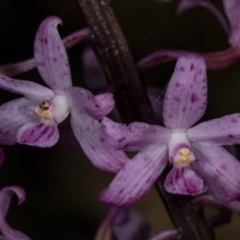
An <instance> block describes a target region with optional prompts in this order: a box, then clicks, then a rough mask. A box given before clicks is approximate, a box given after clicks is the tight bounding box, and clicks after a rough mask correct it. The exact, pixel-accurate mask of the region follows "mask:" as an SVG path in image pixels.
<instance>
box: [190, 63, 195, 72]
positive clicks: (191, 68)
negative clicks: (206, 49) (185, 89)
mask: <svg viewBox="0 0 240 240" xmlns="http://www.w3.org/2000/svg"><path fill="white" fill-rule="evenodd" d="M193 69H194V65H193V63H192V64H191V66H190V71H192V70H193Z"/></svg>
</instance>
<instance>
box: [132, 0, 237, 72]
mask: <svg viewBox="0 0 240 240" xmlns="http://www.w3.org/2000/svg"><path fill="white" fill-rule="evenodd" d="M157 1H158V2H166V1H164V0H157ZM170 1H171V0H170ZM223 5H224V10H225V13H226V15H227V17H228V22H227V21H226V19H225V17H224V16H223V15H222V14H221V12H220V11H219V10H218V9H217V8H216V7H215V6H214V4H212V3H211V2H210V1H209V0H180V1H179V6H178V13H182V12H184V11H186V10H188V9H190V8H192V7H195V6H202V7H204V8H206V9H207V10H209V11H211V13H212V14H213V15H214V16H215V17H216V18H217V19H218V21H219V22H220V24H221V25H222V27H223V29H224V31H225V32H226V34H227V36H228V39H229V44H230V47H229V48H227V49H225V50H221V51H217V52H210V53H198V54H199V55H201V56H202V57H203V58H204V59H205V61H206V64H207V67H208V69H215V70H216V69H223V68H226V67H228V66H230V65H231V64H233V63H235V62H236V61H237V60H238V59H239V58H240V44H239V43H240V15H239V12H240V4H239V0H223ZM193 53H194V52H192V51H188V50H176V49H163V50H161V49H160V50H157V51H155V52H153V53H151V54H150V55H148V56H146V57H145V58H143V59H141V60H140V61H139V63H138V64H137V65H138V68H139V70H141V71H144V70H146V69H148V68H150V67H153V66H156V65H158V64H161V63H165V62H167V61H171V60H173V59H178V58H179V57H180V56H182V55H184V54H193Z"/></svg>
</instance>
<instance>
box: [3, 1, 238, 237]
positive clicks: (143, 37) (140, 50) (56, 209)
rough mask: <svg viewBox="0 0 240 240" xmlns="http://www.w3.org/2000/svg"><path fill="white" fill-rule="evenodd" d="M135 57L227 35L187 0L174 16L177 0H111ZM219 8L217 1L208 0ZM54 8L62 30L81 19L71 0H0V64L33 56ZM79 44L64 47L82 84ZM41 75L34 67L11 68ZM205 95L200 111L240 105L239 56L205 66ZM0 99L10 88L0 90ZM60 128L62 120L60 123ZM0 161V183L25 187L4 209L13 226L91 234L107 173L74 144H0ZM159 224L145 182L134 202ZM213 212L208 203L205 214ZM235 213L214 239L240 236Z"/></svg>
mask: <svg viewBox="0 0 240 240" xmlns="http://www.w3.org/2000/svg"><path fill="white" fill-rule="evenodd" d="M111 2H112V6H113V8H114V10H115V12H116V15H117V18H118V19H119V22H120V24H121V26H122V29H123V32H124V34H125V36H126V38H127V40H128V43H129V45H130V47H131V50H132V53H133V55H134V58H135V60H136V61H138V60H139V59H141V58H142V57H144V56H145V55H147V54H149V53H151V52H153V51H154V50H157V49H164V48H176V49H189V50H196V51H201V52H209V51H217V50H223V49H225V48H227V47H228V40H227V37H226V35H225V34H224V32H223V30H222V28H221V27H220V25H219V23H218V22H217V20H216V19H215V18H214V17H213V16H212V15H211V14H210V13H209V12H208V11H206V10H205V9H202V8H194V9H192V10H190V11H188V12H186V13H184V14H182V15H181V16H178V17H176V7H177V1H173V2H172V3H167V4H154V3H153V2H151V0H131V1H129V0H112V1H111ZM213 2H214V3H216V5H218V6H219V8H220V9H222V6H221V2H220V1H213ZM50 15H57V16H59V17H60V18H61V19H62V20H63V27H60V33H61V35H62V36H63V37H64V36H66V35H67V34H69V33H71V32H72V31H75V30H77V29H79V28H83V27H86V21H85V20H84V18H83V15H82V13H81V11H80V9H79V7H78V5H77V3H76V1H75V0H58V1H56V0H34V1H31V0H21V1H19V0H0V34H1V38H0V64H5V63H10V62H16V61H21V60H24V59H26V58H29V57H31V56H33V40H34V36H35V33H36V30H37V27H38V26H39V24H40V23H41V21H42V20H43V19H44V18H46V17H48V16H50ZM84 47H85V44H80V45H78V46H76V47H74V48H72V49H70V50H69V51H68V53H69V58H70V64H71V70H72V76H73V81H74V84H75V85H83V77H82V63H81V53H82V50H83V49H84ZM173 69H174V63H168V64H165V65H162V66H159V67H156V68H154V69H152V70H151V71H147V72H146V73H145V74H144V80H145V84H146V85H153V86H158V87H164V84H165V82H166V81H167V80H168V79H169V77H170V76H171V74H172V72H173ZM18 78H19V79H31V80H33V81H37V82H39V83H42V84H44V83H43V82H42V80H41V79H40V77H39V75H38V73H37V71H36V70H33V71H30V72H28V73H25V74H22V75H20V76H18ZM208 85H209V101H208V109H207V112H206V115H205V116H204V118H205V119H211V118H215V117H221V116H223V115H226V114H231V113H235V112H240V104H239V102H240V61H238V62H236V63H235V64H234V65H232V66H231V67H229V68H228V69H225V70H221V71H209V72H208ZM0 92H1V99H0V101H1V103H4V102H6V101H9V100H11V99H13V98H16V97H17V96H16V95H15V94H11V93H9V92H5V91H3V90H0ZM64 127H65V128H67V127H68V126H67V125H65V126H64ZM4 151H5V157H6V161H5V163H4V165H3V166H2V167H1V168H0V187H1V188H2V187H5V186H9V185H19V186H22V187H24V188H25V190H26V193H27V201H26V202H25V203H24V204H23V205H22V206H20V207H19V206H17V199H16V198H14V199H13V202H12V205H11V207H10V211H9V214H8V217H7V220H8V222H9V223H10V224H11V226H12V227H13V228H16V229H19V230H21V231H23V232H25V233H26V234H27V235H29V236H30V237H31V238H32V239H33V240H43V239H44V240H50V239H51V240H55V239H58V240H75V239H78V240H79V239H81V240H88V239H93V236H94V234H95V232H96V230H97V227H98V225H99V224H100V222H101V220H102V219H103V217H104V215H105V214H106V211H107V206H105V205H103V204H102V203H100V202H99V201H98V199H97V196H98V193H99V192H100V190H101V189H103V188H104V187H107V186H108V184H109V183H110V181H111V179H112V178H113V174H110V173H106V172H103V171H100V170H98V169H96V168H94V167H93V166H92V165H91V163H90V162H89V161H88V160H87V158H86V157H85V155H84V154H83V152H82V150H81V148H80V147H79V148H76V147H70V146H64V145H61V144H58V145H56V146H55V147H53V148H51V149H38V148H34V147H28V146H20V145H18V146H13V147H4ZM134 208H136V209H137V210H139V211H140V212H141V213H142V214H143V215H144V216H145V217H146V219H147V220H148V221H149V222H150V223H151V224H152V225H153V228H154V230H155V231H156V232H157V231H162V230H164V229H167V228H170V227H172V224H171V222H170V219H169V217H168V216H167V214H166V211H165V210H164V207H163V205H162V203H161V201H160V199H159V197H158V196H157V193H156V192H155V189H154V188H152V190H151V192H150V193H149V194H148V195H147V196H146V197H145V198H144V199H142V200H141V201H139V202H138V203H137V204H135V205H134ZM213 213H214V211H213V210H211V209H208V210H207V215H208V216H210V215H212V214H213ZM239 223H240V219H239V217H238V216H237V215H236V214H235V215H234V217H233V221H232V223H231V224H230V225H228V226H224V227H221V229H217V230H216V236H217V239H219V240H225V239H226V238H228V239H231V240H237V239H239V238H240V230H239Z"/></svg>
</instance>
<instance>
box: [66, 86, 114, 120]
mask: <svg viewBox="0 0 240 240" xmlns="http://www.w3.org/2000/svg"><path fill="white" fill-rule="evenodd" d="M70 95H71V100H72V106H73V108H75V109H76V110H77V111H79V110H83V111H85V112H87V114H89V115H90V116H91V117H93V118H95V119H102V117H103V116H106V115H107V114H108V113H109V112H111V111H112V109H113V108H114V100H113V95H112V93H104V94H99V95H97V96H94V95H92V93H91V92H89V91H88V90H86V89H83V88H80V87H73V88H72V89H71V92H70Z"/></svg>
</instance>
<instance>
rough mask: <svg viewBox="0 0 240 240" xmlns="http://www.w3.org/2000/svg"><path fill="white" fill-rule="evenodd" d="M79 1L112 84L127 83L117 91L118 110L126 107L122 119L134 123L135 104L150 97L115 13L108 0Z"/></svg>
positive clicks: (146, 101)
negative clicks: (125, 112) (142, 82)
mask: <svg viewBox="0 0 240 240" xmlns="http://www.w3.org/2000/svg"><path fill="white" fill-rule="evenodd" d="M77 1H78V4H79V6H80V7H81V9H82V11H83V13H84V15H85V17H86V19H87V22H88V26H89V28H90V30H91V34H90V41H91V43H92V44H93V47H94V49H95V50H96V53H97V56H98V58H99V60H100V62H101V64H102V67H103V70H104V72H105V74H106V77H107V78H108V81H109V83H114V82H124V83H125V84H124V85H125V88H124V89H121V91H120V92H118V93H117V99H118V101H117V102H118V103H117V107H118V109H119V111H121V109H122V110H124V109H125V108H126V109H127V110H125V111H127V114H125V116H123V120H124V121H125V122H131V121H132V120H134V115H139V113H138V112H139V111H138V109H137V107H136V106H139V105H141V104H145V103H148V98H147V96H146V93H145V89H144V87H143V85H142V84H141V83H140V82H141V81H140V78H139V75H138V73H137V71H136V68H135V63H134V60H133V57H132V55H131V53H130V51H129V47H128V44H127V42H126V40H125V38H124V36H123V33H122V30H121V28H120V26H119V24H118V21H117V19H116V17H115V15H114V12H113V10H112V8H111V7H110V4H109V2H108V1H107V0H77Z"/></svg>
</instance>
